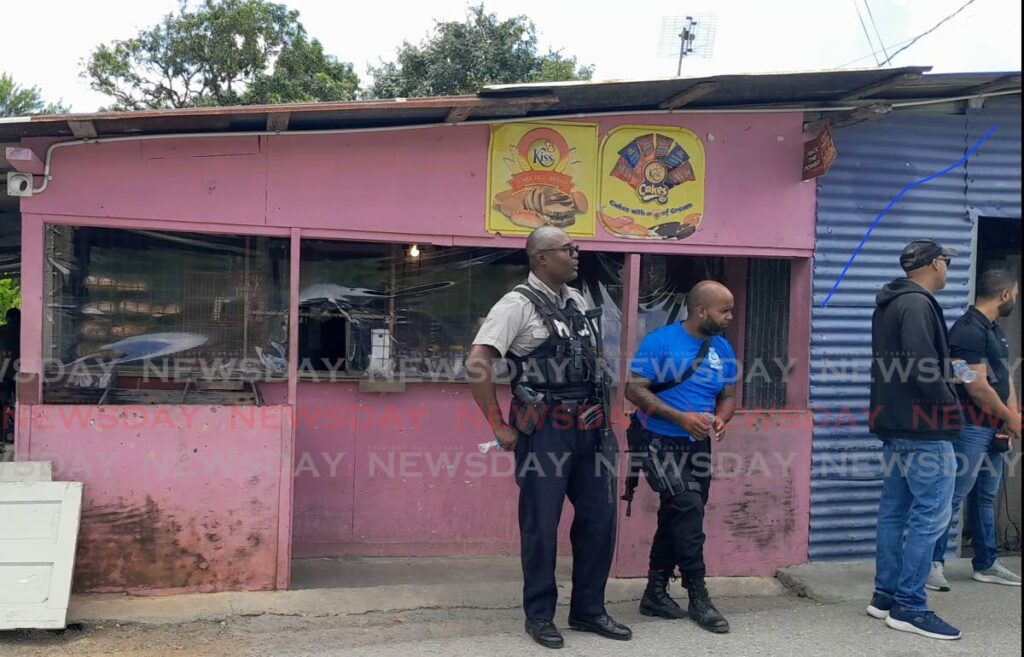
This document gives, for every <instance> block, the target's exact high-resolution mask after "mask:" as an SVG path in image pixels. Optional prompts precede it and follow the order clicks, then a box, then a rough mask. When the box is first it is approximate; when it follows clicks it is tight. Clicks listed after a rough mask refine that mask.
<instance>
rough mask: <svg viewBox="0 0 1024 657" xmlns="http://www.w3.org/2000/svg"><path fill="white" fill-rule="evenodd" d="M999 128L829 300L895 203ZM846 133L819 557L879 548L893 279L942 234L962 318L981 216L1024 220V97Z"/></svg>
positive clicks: (826, 318)
mask: <svg viewBox="0 0 1024 657" xmlns="http://www.w3.org/2000/svg"><path fill="white" fill-rule="evenodd" d="M1014 107H1016V109H1014ZM992 125H996V126H997V129H996V134H995V135H993V137H992V138H991V139H990V140H989V141H988V142H986V144H985V145H984V146H983V147H982V149H981V150H980V151H979V152H978V154H977V155H976V156H975V157H974V158H973V159H972V160H971V162H970V163H969V167H968V169H969V171H968V170H965V168H964V167H960V168H959V169H957V170H955V171H953V172H951V173H949V174H947V175H945V176H943V177H941V178H938V179H936V180H933V181H931V182H928V183H926V184H924V185H922V186H920V187H916V188H915V189H913V190H911V191H910V192H909V193H908V194H907V195H906V196H904V197H903V199H901V200H900V201H899V202H898V203H897V204H896V205H895V207H894V208H893V210H892V211H891V212H890V213H889V214H888V215H886V216H885V217H884V218H883V219H882V221H881V223H880V224H879V226H878V227H877V228H876V229H875V231H874V232H873V233H872V235H871V238H870V239H869V240H868V242H867V244H866V245H865V247H864V249H863V250H862V251H861V253H860V254H859V255H858V257H857V259H856V261H855V262H854V264H853V266H852V267H851V269H850V271H849V272H848V274H847V275H846V277H845V278H844V280H843V281H842V283H841V284H840V286H839V289H838V291H837V292H836V294H835V296H833V297H832V299H831V301H830V302H829V305H828V307H826V308H821V307H820V306H821V302H822V301H823V300H824V298H825V296H826V295H827V294H828V291H829V290H830V289H831V287H832V285H833V283H834V282H835V280H836V278H837V277H838V276H839V274H840V272H841V271H842V269H843V266H844V265H845V264H846V262H847V260H848V259H849V257H850V255H851V254H852V253H853V251H854V249H855V248H856V247H857V245H858V244H859V243H860V240H861V238H862V237H863V236H864V233H865V232H866V231H867V229H868V227H869V226H870V225H871V222H872V221H873V220H874V218H875V216H876V215H877V214H878V213H879V212H880V211H881V210H882V209H883V208H885V206H886V205H887V204H888V203H889V201H890V200H891V199H892V198H893V197H894V196H896V194H898V193H899V192H900V190H902V189H903V187H904V186H906V185H907V184H909V183H912V182H914V181H916V180H918V179H920V178H923V177H925V176H927V175H930V174H932V173H934V172H936V171H939V170H941V169H943V168H945V167H947V166H949V165H950V164H952V163H954V162H956V161H957V160H958V159H960V158H961V157H963V155H964V153H965V151H966V149H967V147H968V145H969V144H973V143H974V141H976V140H977V139H978V138H979V137H980V136H981V135H982V134H984V132H985V131H986V130H988V129H989V127H991V126H992ZM834 137H835V142H836V147H837V149H838V153H839V157H838V158H837V160H836V162H835V164H834V165H833V167H832V169H831V170H830V171H829V173H828V174H827V175H825V176H824V177H823V178H821V179H820V180H819V184H818V221H817V241H816V246H815V253H814V274H813V276H814V281H813V292H814V309H813V312H812V320H811V379H810V382H811V389H810V399H811V409H812V411H813V413H814V420H815V428H814V442H813V460H812V477H811V527H810V544H809V546H808V552H809V558H810V559H811V560H812V561H818V560H830V559H831V560H853V559H867V558H871V557H872V556H873V555H874V550H875V519H876V513H877V508H878V497H879V493H880V491H881V464H880V459H879V456H880V447H881V443H880V442H879V441H878V440H877V439H875V438H874V437H872V436H871V435H870V433H869V432H868V428H867V415H868V412H867V406H868V385H869V381H870V369H869V363H870V354H871V313H872V312H873V310H874V297H875V294H876V293H877V291H878V289H879V288H880V287H881V286H882V285H883V284H884V283H886V282H888V281H889V280H891V279H893V278H896V277H898V276H901V275H902V270H901V269H900V267H899V262H898V260H899V253H900V251H901V250H902V248H903V246H904V245H905V244H906V242H908V241H910V240H912V239H915V238H918V237H932V238H934V239H937V240H939V241H940V242H942V243H943V244H945V245H947V246H951V247H954V248H956V249H958V250H960V252H961V253H962V254H964V257H962V258H958V259H955V260H954V261H953V263H952V267H951V269H950V275H949V281H948V283H947V286H946V289H945V290H943V291H942V292H940V293H939V295H938V298H939V301H940V303H941V304H942V306H943V309H944V311H945V313H946V318H947V320H949V321H950V322H952V321H953V320H955V319H956V318H957V317H959V316H960V315H961V314H962V313H963V311H964V310H966V308H967V305H968V303H969V299H970V293H969V289H968V286H969V281H968V277H969V270H970V266H969V260H970V258H969V254H970V249H971V235H972V222H973V217H977V216H978V215H982V216H1018V217H1019V216H1020V98H1019V96H1017V97H1015V98H1014V99H1013V100H1010V101H1003V102H995V101H992V100H990V101H989V104H988V105H986V108H985V109H984V110H969V112H968V114H967V115H963V114H961V115H949V114H937V113H905V112H899V113H895V114H892V115H889V116H888V117H886V118H884V119H881V120H878V121H874V122H868V123H862V124H859V125H856V126H852V127H849V128H845V129H841V130H837V131H836V132H835V134H834ZM1014 154H1015V159H1014ZM968 176H970V177H971V180H970V181H969V180H968ZM969 203H970V206H971V207H970V208H969V207H968V205H969ZM997 212H998V213H997ZM1014 213H1015V214H1014Z"/></svg>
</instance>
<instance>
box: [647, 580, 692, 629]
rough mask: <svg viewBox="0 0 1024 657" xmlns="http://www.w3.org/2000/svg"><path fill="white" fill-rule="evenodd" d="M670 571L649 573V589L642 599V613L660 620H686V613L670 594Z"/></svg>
mask: <svg viewBox="0 0 1024 657" xmlns="http://www.w3.org/2000/svg"><path fill="white" fill-rule="evenodd" d="M670 576H671V573H670V572H669V571H665V570H651V571H648V573H647V588H646V589H645V590H644V597H643V598H641V599H640V613H641V614H643V615H644V616H658V617H660V618H686V612H685V611H683V610H682V608H681V607H680V606H679V605H678V604H677V603H676V601H675V600H673V599H672V596H670V595H669V594H668V580H669V577H670Z"/></svg>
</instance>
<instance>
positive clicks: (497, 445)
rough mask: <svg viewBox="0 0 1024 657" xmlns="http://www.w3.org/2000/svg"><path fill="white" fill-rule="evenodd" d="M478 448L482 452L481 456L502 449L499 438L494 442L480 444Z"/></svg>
mask: <svg viewBox="0 0 1024 657" xmlns="http://www.w3.org/2000/svg"><path fill="white" fill-rule="evenodd" d="M476 448H477V449H478V450H479V451H480V453H481V454H486V453H487V452H489V451H491V450H492V449H501V443H500V442H499V441H498V439H497V438H495V439H494V440H488V441H487V442H486V443H480V444H479V445H477V446H476Z"/></svg>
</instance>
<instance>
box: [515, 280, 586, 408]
mask: <svg viewBox="0 0 1024 657" xmlns="http://www.w3.org/2000/svg"><path fill="white" fill-rule="evenodd" d="M513 291H514V292H518V293H519V294H521V295H523V296H524V297H526V298H527V299H528V300H529V301H530V302H531V303H533V306H534V308H536V309H537V312H538V313H540V316H541V319H542V320H543V321H544V326H545V327H547V329H548V333H549V335H548V338H547V340H545V341H544V342H542V343H541V344H540V345H539V346H538V347H537V348H536V349H534V350H533V351H531V352H530V353H528V354H526V355H524V356H516V355H514V354H509V360H510V361H511V364H512V366H513V368H514V370H513V373H512V374H513V376H512V387H513V389H515V386H517V385H519V384H522V385H524V386H526V387H528V388H532V389H533V390H536V391H538V392H547V393H549V394H550V395H552V396H553V397H555V398H560V399H587V398H590V397H593V395H594V386H593V382H594V381H595V379H596V373H597V352H596V350H595V347H594V343H593V339H596V336H592V331H591V327H590V325H589V323H588V322H587V318H586V317H585V316H584V315H583V311H582V310H580V309H579V308H577V307H576V302H575V301H574V300H573V299H572V298H570V299H569V300H568V302H567V303H566V305H565V308H563V309H559V308H557V307H556V306H555V304H553V303H552V302H551V300H550V299H549V298H548V297H547V295H545V294H544V293H543V292H541V291H540V290H537V289H536V288H534V287H531V286H530V285H519V286H516V287H515V288H514V290H513Z"/></svg>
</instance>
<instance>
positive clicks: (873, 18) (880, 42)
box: [864, 0, 889, 61]
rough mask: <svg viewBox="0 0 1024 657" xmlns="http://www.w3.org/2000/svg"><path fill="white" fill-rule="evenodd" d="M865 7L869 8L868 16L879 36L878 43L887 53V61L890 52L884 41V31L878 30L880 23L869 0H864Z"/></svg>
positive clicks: (876, 34)
mask: <svg viewBox="0 0 1024 657" xmlns="http://www.w3.org/2000/svg"><path fill="white" fill-rule="evenodd" d="M864 8H865V9H867V10H868V18H870V19H871V27H873V28H875V36H876V37H878V45H880V46H882V52H883V53H885V59H886V61H889V53H888V52H886V50H885V42H884V41H882V33H881V32H879V31H878V25H877V24H876V23H875V14H874V13H873V12H872V11H871V5H870V4H868V0H864Z"/></svg>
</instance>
